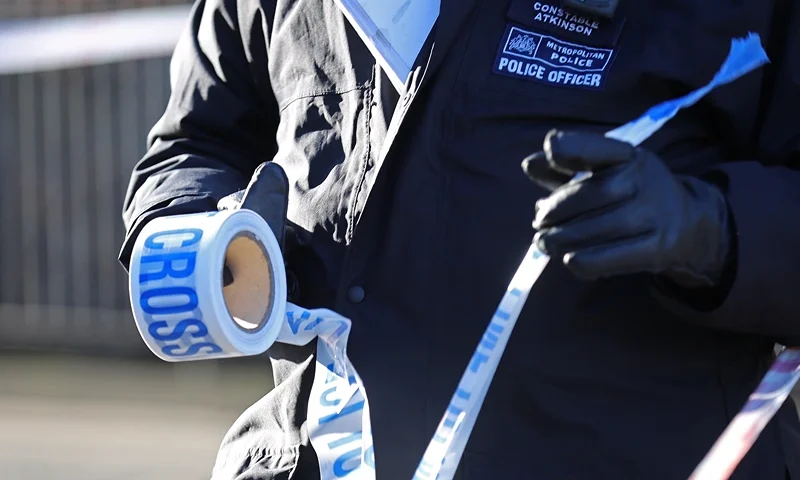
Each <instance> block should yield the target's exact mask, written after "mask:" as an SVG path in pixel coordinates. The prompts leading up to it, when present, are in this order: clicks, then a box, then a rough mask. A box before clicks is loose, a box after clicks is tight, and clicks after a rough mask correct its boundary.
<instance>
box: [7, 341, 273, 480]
mask: <svg viewBox="0 0 800 480" xmlns="http://www.w3.org/2000/svg"><path fill="white" fill-rule="evenodd" d="M269 388H270V384H269V371H268V369H266V368H255V367H254V366H240V365H238V366H237V365H236V364H226V363H223V364H222V365H215V364H200V363H194V364H182V365H172V364H167V363H161V362H131V361H128V362H125V361H110V360H107V359H81V358H65V357H42V356H37V357H30V356H26V357H20V356H8V355H3V356H0V478H2V479H3V480H44V479H48V480H50V479H56V478H58V479H61V480H144V479H147V480H161V479H164V480H201V479H208V478H209V476H210V475H209V472H210V468H211V465H212V464H213V460H214V454H215V453H216V449H217V446H218V445H219V442H220V440H221V439H222V436H223V435H224V434H225V431H226V430H227V428H228V427H229V426H230V424H231V423H232V422H233V421H234V420H235V418H236V417H237V416H238V415H239V413H240V412H241V411H242V410H243V409H244V408H246V407H247V406H248V405H249V404H251V403H252V402H253V401H255V400H256V399H258V398H259V397H260V396H261V395H263V393H265V392H266V391H267V390H268V389H269Z"/></svg>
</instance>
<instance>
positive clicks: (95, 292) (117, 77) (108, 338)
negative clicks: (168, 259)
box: [0, 58, 169, 352]
mask: <svg viewBox="0 0 800 480" xmlns="http://www.w3.org/2000/svg"><path fill="white" fill-rule="evenodd" d="M168 68H169V62H168V59H167V58H158V59H147V60H137V61H129V62H124V63H118V64H111V65H97V66H91V67H85V68H74V69H69V70H64V71H52V72H38V73H26V74H21V75H10V76H0V225H2V228H1V229H0V252H2V254H0V346H7V347H8V346H12V347H23V348H24V347H34V348H81V349H87V348H88V349H92V350H104V351H105V350H110V351H117V352H120V351H137V352H138V351H143V349H144V345H143V344H142V342H141V339H140V338H139V335H138V333H137V332H136V329H135V325H134V323H133V320H132V318H131V316H130V313H129V312H130V306H129V301H128V294H127V283H126V281H127V276H126V275H125V272H124V270H123V269H122V267H121V266H120V265H119V264H118V263H117V260H116V258H117V252H118V250H119V246H120V245H121V243H122V239H123V235H124V227H123V225H122V221H121V218H120V212H121V209H122V200H123V197H124V194H125V188H126V186H127V182H128V178H129V175H130V172H131V169H132V167H133V164H134V163H135V162H136V161H137V160H138V159H139V158H141V156H142V155H143V154H144V152H145V147H146V145H145V139H146V136H147V132H148V130H149V129H150V128H151V126H152V125H153V124H154V123H155V121H156V120H158V118H159V116H160V115H161V113H162V112H163V109H164V106H165V105H166V102H167V100H168V95H169V79H168Z"/></svg>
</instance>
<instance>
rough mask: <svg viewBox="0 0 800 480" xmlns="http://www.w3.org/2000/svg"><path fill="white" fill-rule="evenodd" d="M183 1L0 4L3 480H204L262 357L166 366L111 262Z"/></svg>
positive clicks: (254, 384)
mask: <svg viewBox="0 0 800 480" xmlns="http://www.w3.org/2000/svg"><path fill="white" fill-rule="evenodd" d="M189 7H190V4H189V3H188V2H186V1H183V0H155V1H150V0H88V1H87V0H0V225H2V226H1V227H0V252H2V253H1V254H0V479H2V480H21V479H25V480H39V479H53V478H59V479H65V480H73V479H80V480H95V479H103V480H133V479H137V480H138V479H152V480H159V479H171V480H174V479H181V480H195V479H198V480H200V479H208V478H209V477H210V470H211V467H212V465H213V462H214V456H215V454H216V451H217V448H218V446H219V442H220V441H221V439H222V437H223V435H224V434H225V432H226V430H227V429H228V427H229V426H230V425H231V424H232V423H233V421H234V420H235V419H236V417H237V416H238V415H239V414H240V413H241V412H242V411H243V410H244V409H245V408H246V407H247V406H249V405H250V404H252V403H253V402H254V401H256V400H257V399H258V398H260V397H261V396H262V395H263V394H265V393H266V392H267V391H268V390H269V389H270V388H271V372H270V369H269V362H268V360H267V359H266V358H255V359H247V360H232V361H223V362H195V363H188V364H171V363H166V362H162V361H161V360H158V359H156V358H155V356H153V355H152V354H151V353H150V352H149V350H147V348H146V347H145V345H144V343H143V342H142V340H141V338H140V336H139V333H138V332H137V330H136V327H135V325H134V322H133V319H132V316H131V314H130V307H129V300H128V292H127V275H126V274H125V272H124V270H123V269H122V268H121V267H120V265H119V264H118V263H117V261H116V257H117V251H118V249H119V246H120V244H121V242H122V238H123V235H124V227H123V225H122V221H121V219H120V211H121V208H122V200H123V197H124V193H125V188H126V185H127V181H128V176H129V175H130V171H131V169H132V167H133V165H134V163H135V162H136V161H137V160H138V159H139V158H140V157H141V156H142V155H143V154H144V151H145V140H146V136H147V132H148V130H149V129H150V127H151V126H152V125H153V124H154V123H155V122H156V120H158V118H159V116H160V115H161V113H162V111H163V109H164V107H165V105H166V102H167V99H168V94H169V77H168V69H169V55H170V52H171V50H172V47H173V46H174V42H175V40H176V39H177V36H178V34H179V33H180V30H181V28H182V27H183V22H184V20H185V18H186V16H187V15H188V10H189Z"/></svg>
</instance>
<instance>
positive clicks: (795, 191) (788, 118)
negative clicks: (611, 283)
mask: <svg viewBox="0 0 800 480" xmlns="http://www.w3.org/2000/svg"><path fill="white" fill-rule="evenodd" d="M778 3H781V2H778ZM784 3H785V4H786V5H787V8H789V9H792V11H790V12H784V13H785V15H787V16H784V17H783V18H784V19H786V18H788V20H786V22H785V23H786V25H784V27H783V29H780V30H783V31H775V32H774V33H773V35H772V37H773V41H772V42H770V43H769V44H768V47H767V48H768V50H769V51H770V53H769V55H770V59H771V63H770V64H769V65H768V66H767V67H766V71H765V79H767V81H766V83H765V86H766V88H765V91H764V92H763V93H762V97H761V98H762V99H763V103H762V110H763V112H762V115H761V118H760V119H759V122H758V132H757V133H758V137H757V138H758V147H759V148H758V151H759V158H758V159H757V160H753V161H739V162H732V163H727V164H723V165H721V166H718V167H716V168H715V171H713V172H711V175H710V178H712V179H713V180H712V181H713V182H714V183H715V184H717V185H719V186H720V187H721V189H722V190H723V192H724V193H725V195H726V198H727V201H728V205H729V209H730V214H731V215H730V218H731V220H732V223H733V226H732V235H731V240H732V251H731V255H730V257H729V258H730V260H729V266H728V269H727V270H728V272H727V273H726V275H725V279H724V281H723V284H722V285H721V287H720V288H718V289H716V291H704V292H698V291H695V292H685V291H684V292H681V291H678V289H676V288H674V286H672V287H670V286H668V285H665V284H660V285H658V289H657V290H658V291H660V293H661V294H662V295H663V296H662V299H664V301H665V302H666V303H667V304H668V306H670V307H672V308H673V309H675V310H677V311H678V313H679V314H681V315H682V316H684V318H687V319H689V320H690V321H693V322H695V323H698V324H702V325H706V326H709V327H712V328H720V329H724V330H728V331H734V332H741V333H748V334H756V335H763V336H765V337H767V338H769V339H771V340H773V341H776V342H778V343H781V344H784V345H789V346H792V345H800V8H798V6H797V2H784ZM773 42H774V43H773ZM755 93H756V92H754V94H755Z"/></svg>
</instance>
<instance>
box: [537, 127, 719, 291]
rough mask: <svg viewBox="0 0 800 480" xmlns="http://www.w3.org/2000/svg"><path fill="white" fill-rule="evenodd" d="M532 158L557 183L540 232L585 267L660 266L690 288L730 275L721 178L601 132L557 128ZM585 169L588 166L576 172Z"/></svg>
mask: <svg viewBox="0 0 800 480" xmlns="http://www.w3.org/2000/svg"><path fill="white" fill-rule="evenodd" d="M522 165H523V170H524V171H525V173H526V174H527V175H528V177H530V179H531V180H532V181H534V182H536V183H538V184H539V185H541V186H543V187H545V188H547V189H548V190H551V194H550V195H549V196H548V197H546V198H543V199H541V200H539V201H538V202H536V215H535V220H534V222H533V227H534V228H535V229H537V230H538V232H537V233H536V235H535V236H534V242H536V245H537V246H538V247H539V248H540V249H541V250H542V251H543V252H545V253H547V254H548V255H550V256H551V257H552V258H560V259H562V261H563V262H564V264H565V265H566V266H567V267H568V268H569V269H570V270H572V271H573V272H574V273H575V274H576V275H577V276H578V277H580V278H583V279H587V280H592V279H597V278H602V277H609V276H614V275H624V274H633V273H641V272H650V273H653V274H658V275H664V276H666V277H667V278H669V279H670V280H672V281H673V282H675V283H676V284H678V285H680V286H682V287H686V288H700V287H711V286H715V285H716V284H717V283H718V282H719V281H720V277H721V276H722V273H723V270H724V268H725V265H726V261H727V257H728V253H729V250H730V249H731V247H730V244H731V242H730V241H729V233H730V232H729V230H730V227H729V211H728V206H727V202H726V200H725V198H724V196H723V194H722V192H721V191H720V190H719V189H718V188H717V187H715V186H713V185H711V184H709V183H706V182H703V181H701V180H699V179H697V178H693V177H688V176H682V175H675V174H673V173H672V172H671V171H670V170H669V168H668V167H667V166H666V165H664V163H663V162H662V161H661V160H660V159H659V158H658V156H657V155H655V154H654V153H652V152H649V151H647V150H644V149H641V148H634V147H633V146H632V145H630V144H628V143H625V142H620V141H617V140H612V139H609V138H606V137H604V136H603V135H600V134H596V133H578V132H562V131H555V130H554V131H551V132H549V133H548V134H547V137H546V138H545V141H544V150H543V151H542V152H538V153H535V154H533V155H531V156H529V157H528V158H526V159H525V161H524V162H523V164H522ZM580 172H587V173H588V175H587V176H586V177H584V178H582V179H580V180H572V178H573V177H574V176H575V175H576V174H577V173H580Z"/></svg>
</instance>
